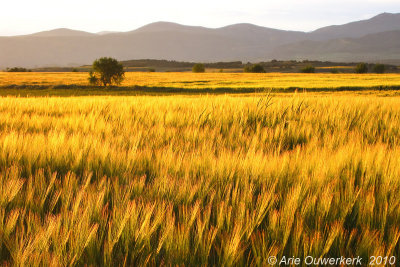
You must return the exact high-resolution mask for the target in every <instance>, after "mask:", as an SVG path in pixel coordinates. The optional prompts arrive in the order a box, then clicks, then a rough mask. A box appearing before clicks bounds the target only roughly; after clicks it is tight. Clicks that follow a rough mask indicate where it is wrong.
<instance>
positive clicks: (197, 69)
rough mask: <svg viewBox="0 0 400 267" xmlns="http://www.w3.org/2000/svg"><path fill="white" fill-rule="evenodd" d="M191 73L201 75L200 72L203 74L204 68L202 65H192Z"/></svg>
mask: <svg viewBox="0 0 400 267" xmlns="http://www.w3.org/2000/svg"><path fill="white" fill-rule="evenodd" d="M192 71H193V72H194V73H201V72H205V71H206V69H205V67H204V64H201V63H197V64H194V66H193V68H192Z"/></svg>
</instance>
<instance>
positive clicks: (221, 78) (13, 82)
mask: <svg viewBox="0 0 400 267" xmlns="http://www.w3.org/2000/svg"><path fill="white" fill-rule="evenodd" d="M87 78H88V73H86V72H81V73H79V72H78V73H70V72H69V73H34V72H24V73H8V72H0V88H1V87H3V88H7V87H21V86H28V87H29V86H42V87H54V86H55V87H57V86H61V87H62V86H71V85H74V86H88V80H87ZM121 86H122V87H132V86H139V87H148V88H152V87H157V88H181V89H223V88H225V89H254V88H255V89H257V88H258V89H265V88H266V89H271V88H274V89H289V88H298V89H337V88H345V89H346V88H350V89H351V88H355V89H361V88H376V87H378V88H381V87H383V88H387V87H396V88H400V75H399V74H362V75H360V74H328V73H323V74H318V73H316V74H304V73H301V74H299V73H261V74H260V73H165V72H164V73H143V72H127V73H126V79H125V81H124V82H123V83H122V84H121Z"/></svg>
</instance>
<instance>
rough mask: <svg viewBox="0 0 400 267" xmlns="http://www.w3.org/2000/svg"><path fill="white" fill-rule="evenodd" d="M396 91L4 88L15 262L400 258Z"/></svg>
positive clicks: (7, 223) (6, 193)
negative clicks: (40, 93) (14, 91)
mask: <svg viewBox="0 0 400 267" xmlns="http://www.w3.org/2000/svg"><path fill="white" fill-rule="evenodd" d="M1 75H2V74H1ZM24 75H25V74H24ZM80 75H81V74H80ZM157 75H160V76H157ZM163 75H164V74H163ZM201 75H203V74H201ZM304 76H305V77H307V75H304ZM304 76H303V77H304ZM1 77H2V78H3V80H2V82H1V83H2V84H3V85H4V76H1ZM26 77H28V76H26ZM76 77H80V79H81V80H82V81H84V77H85V76H82V77H81V76H79V75H78V76H76ZM154 77H164V78H165V79H168V76H167V74H165V76H162V75H161V74H156V76H154ZM193 77H194V76H193ZM196 77H199V76H196ZM254 77H256V76H254ZM260 77H261V76H260ZM310 77H311V76H310ZM316 77H317V76H316ZM327 77H328V76H327ZM335 77H337V76H336V75H335ZM339 77H340V76H339ZM349 77H351V76H349ZM363 77H364V76H363ZM365 77H368V76H365ZM372 77H373V75H372ZM377 77H384V76H377ZM393 77H397V76H393ZM147 79H148V78H147ZM160 79H161V78H160ZM196 79H198V78H196ZM396 79H397V78H396ZM39 81H40V80H39ZM155 82H158V83H159V82H160V81H155ZM362 82H366V81H364V80H363V81H362ZM56 83H58V82H56ZM72 83H74V84H75V83H77V82H76V81H72ZM149 83H150V81H149ZM378 94H379V95H380V96H378ZM382 94H384V92H380V93H376V94H375V93H373V92H369V93H368V94H365V95H364V94H356V93H351V92H346V93H338V92H336V93H335V94H333V93H307V94H291V93H290V94H289V93H288V94H273V95H263V94H258V95H252V96H251V95H247V96H246V95H241V97H237V96H238V95H236V96H233V95H220V96H219V95H212V96H194V95H186V96H185V95H171V96H124V97H122V96H95V97H84V96H82V97H36V98H17V97H3V98H0V129H1V131H0V188H1V192H2V194H1V195H0V238H1V239H0V240H1V242H2V245H1V249H0V259H1V262H2V263H6V264H15V265H30V266H33V265H50V264H53V265H56V266H57V265H59V266H65V265H75V264H78V265H83V264H87V265H93V266H102V265H118V264H120V265H126V266H138V265H144V264H149V265H157V266H158V265H211V266H212V265H217V264H218V265H226V266H228V265H240V266H242V265H260V266H264V265H266V264H267V259H268V257H269V256H278V257H281V256H283V255H286V256H297V257H305V256H307V255H311V256H315V257H320V256H330V257H340V256H347V257H357V256H361V257H363V258H364V259H365V263H367V260H368V258H369V257H370V256H372V255H382V256H396V257H397V258H399V257H400V245H399V244H400V243H399V237H400V199H399V197H398V195H399V193H400V180H399V177H400V130H399V129H400V105H399V98H398V97H397V96H396V94H395V93H394V92H389V93H388V94H387V95H385V96H386V97H381V96H382Z"/></svg>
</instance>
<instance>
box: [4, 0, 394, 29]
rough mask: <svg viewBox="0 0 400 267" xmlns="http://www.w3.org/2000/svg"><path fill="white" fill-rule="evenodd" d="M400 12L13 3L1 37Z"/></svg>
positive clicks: (253, 1) (376, 5)
mask: <svg viewBox="0 0 400 267" xmlns="http://www.w3.org/2000/svg"><path fill="white" fill-rule="evenodd" d="M382 12H390V13H400V0H303V1H300V0H273V1H272V0H199V1H190V0H163V1H161V0H153V1H152V0H147V1H146V0H133V1H132V0H131V1H128V0H112V1H110V0H10V1H5V0H4V1H2V3H1V5H0V35H18V34H28V33H33V32H38V31H43V30H50V29H55V28H70V29H76V30H84V31H89V32H99V31H129V30H133V29H136V28H138V27H140V26H143V25H145V24H148V23H151V22H156V21H170V22H177V23H181V24H185V25H198V26H206V27H212V28H216V27H221V26H226V25H229V24H234V23H242V22H248V23H253V24H257V25H261V26H266V27H271V28H278V29H285V30H302V31H311V30H315V29H317V28H319V27H323V26H328V25H332V24H343V23H347V22H351V21H355V20H360V19H367V18H370V17H372V16H374V15H377V14H379V13H382Z"/></svg>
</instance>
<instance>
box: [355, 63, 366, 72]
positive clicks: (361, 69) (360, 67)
mask: <svg viewBox="0 0 400 267" xmlns="http://www.w3.org/2000/svg"><path fill="white" fill-rule="evenodd" d="M355 71H356V73H367V72H368V65H367V64H366V63H360V64H358V65H357V66H356V69H355Z"/></svg>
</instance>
